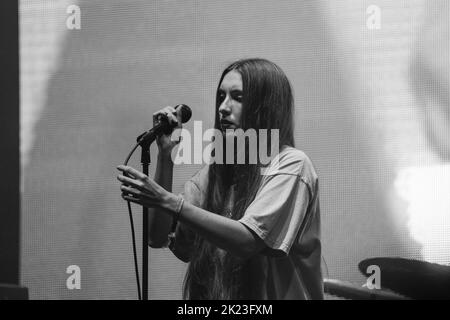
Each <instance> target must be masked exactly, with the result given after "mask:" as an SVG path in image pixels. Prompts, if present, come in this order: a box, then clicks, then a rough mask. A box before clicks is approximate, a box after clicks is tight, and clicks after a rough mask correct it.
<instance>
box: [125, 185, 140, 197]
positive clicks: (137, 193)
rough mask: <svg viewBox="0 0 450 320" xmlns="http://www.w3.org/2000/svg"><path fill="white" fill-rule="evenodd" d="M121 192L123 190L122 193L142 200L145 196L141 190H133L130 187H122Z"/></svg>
mask: <svg viewBox="0 0 450 320" xmlns="http://www.w3.org/2000/svg"><path fill="white" fill-rule="evenodd" d="M120 190H122V193H124V194H131V195H133V196H134V197H136V198H138V199H140V198H142V196H143V195H144V193H143V192H142V191H141V190H137V189H134V188H131V187H128V186H124V185H121V186H120Z"/></svg>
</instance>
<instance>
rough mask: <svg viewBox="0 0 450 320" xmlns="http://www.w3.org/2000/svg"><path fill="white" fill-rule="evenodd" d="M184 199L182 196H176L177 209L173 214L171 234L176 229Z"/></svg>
mask: <svg viewBox="0 0 450 320" xmlns="http://www.w3.org/2000/svg"><path fill="white" fill-rule="evenodd" d="M183 204H184V198H183V197H182V196H178V201H177V207H176V209H175V214H174V216H173V220H172V227H171V228H170V231H171V232H175V228H176V227H177V223H178V219H179V218H180V214H181V209H183Z"/></svg>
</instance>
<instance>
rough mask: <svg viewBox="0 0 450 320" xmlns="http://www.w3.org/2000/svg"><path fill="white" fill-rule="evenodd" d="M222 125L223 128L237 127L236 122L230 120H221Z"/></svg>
mask: <svg viewBox="0 0 450 320" xmlns="http://www.w3.org/2000/svg"><path fill="white" fill-rule="evenodd" d="M220 126H221V127H222V128H223V129H232V128H234V127H235V125H234V123H232V122H230V121H220Z"/></svg>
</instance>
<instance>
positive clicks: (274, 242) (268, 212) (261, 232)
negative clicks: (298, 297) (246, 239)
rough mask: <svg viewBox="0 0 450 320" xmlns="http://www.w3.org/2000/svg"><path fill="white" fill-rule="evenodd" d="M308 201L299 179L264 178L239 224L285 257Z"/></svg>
mask: <svg viewBox="0 0 450 320" xmlns="http://www.w3.org/2000/svg"><path fill="white" fill-rule="evenodd" d="M310 199H311V195H310V190H309V187H308V185H307V184H306V183H305V181H304V180H303V179H302V178H301V177H300V176H299V175H296V174H276V175H270V176H265V177H264V180H263V182H262V184H261V187H260V189H259V191H258V193H257V194H256V196H255V199H254V200H253V202H252V203H251V204H250V205H249V207H248V208H247V210H246V211H245V213H244V216H243V217H242V218H241V219H240V220H239V221H240V222H241V223H242V224H244V225H245V226H246V227H247V228H249V229H250V230H252V231H253V232H254V233H256V235H257V236H258V237H260V238H261V239H262V240H263V241H264V242H265V244H266V245H267V246H268V247H269V248H271V249H275V250H281V253H284V254H286V255H287V254H289V251H290V249H291V247H292V245H293V243H294V241H295V239H296V237H297V234H298V232H299V229H300V227H301V225H302V222H303V220H304V219H305V215H306V212H307V210H308V204H309V201H310Z"/></svg>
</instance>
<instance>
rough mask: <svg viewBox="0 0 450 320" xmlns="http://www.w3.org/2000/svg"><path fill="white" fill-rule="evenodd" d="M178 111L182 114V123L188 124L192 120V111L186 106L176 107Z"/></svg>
mask: <svg viewBox="0 0 450 320" xmlns="http://www.w3.org/2000/svg"><path fill="white" fill-rule="evenodd" d="M175 109H176V110H178V109H179V110H180V112H181V122H182V123H186V122H188V121H189V120H190V119H191V116H192V110H191V108H189V107H188V106H187V105H185V104H179V105H177V106H176V107H175Z"/></svg>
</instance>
